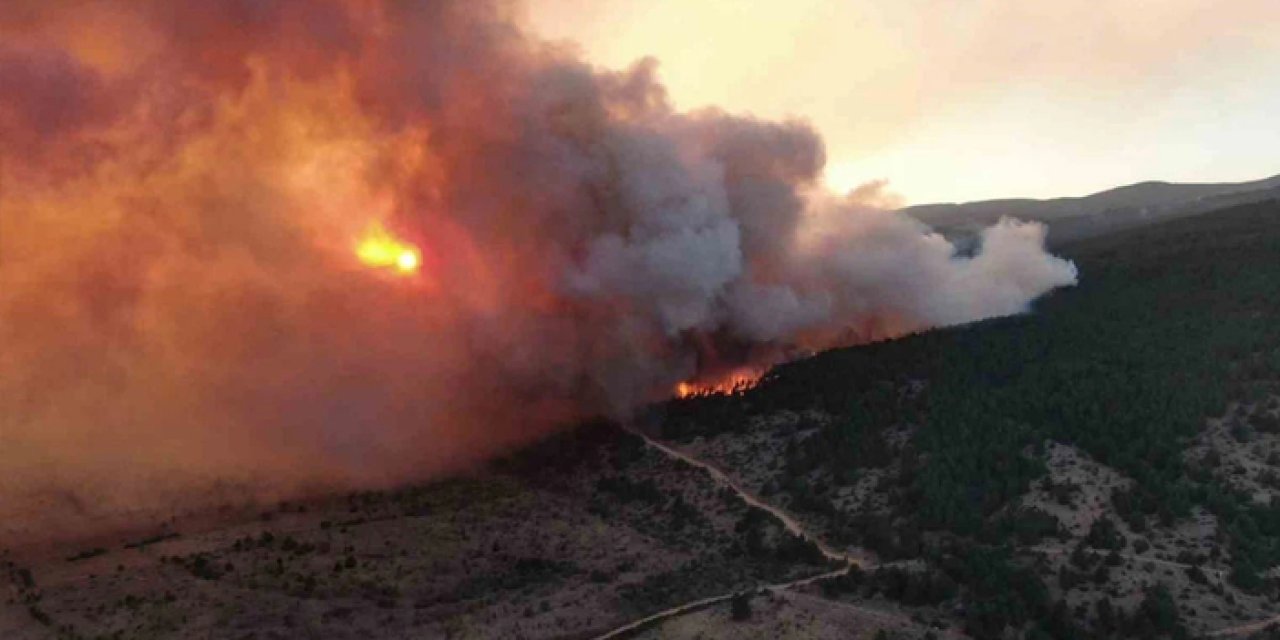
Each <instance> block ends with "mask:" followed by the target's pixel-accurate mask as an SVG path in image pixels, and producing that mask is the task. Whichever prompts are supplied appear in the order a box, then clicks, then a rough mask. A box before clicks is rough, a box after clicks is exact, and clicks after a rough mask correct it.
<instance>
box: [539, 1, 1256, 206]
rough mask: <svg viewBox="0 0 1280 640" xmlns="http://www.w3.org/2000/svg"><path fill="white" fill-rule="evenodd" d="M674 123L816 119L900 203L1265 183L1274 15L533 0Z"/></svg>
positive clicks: (842, 156) (833, 152) (844, 174)
mask: <svg viewBox="0 0 1280 640" xmlns="http://www.w3.org/2000/svg"><path fill="white" fill-rule="evenodd" d="M527 11H528V16H527V18H528V20H529V22H530V23H531V25H532V27H533V28H534V29H535V30H536V31H539V32H541V33H542V34H543V35H545V36H547V37H551V38H554V39H568V40H573V41H576V42H578V43H579V44H580V46H581V48H582V50H583V52H584V53H585V55H586V56H587V57H588V58H589V59H591V60H592V61H594V62H597V63H599V64H601V65H605V66H610V67H622V66H626V65H627V64H629V63H630V62H632V61H634V60H635V59H637V58H640V57H642V56H646V55H652V56H654V57H656V58H658V59H659V60H660V61H661V75H662V78H663V79H664V80H665V82H666V84H667V86H668V88H669V89H670V92H671V97H672V99H673V101H674V102H675V103H676V105H677V106H678V107H679V108H682V109H684V108H696V107H700V106H705V105H719V106H721V107H724V108H726V109H728V110H730V111H734V112H750V113H754V114H756V115H759V116H762V117H770V118H777V117H786V116H800V117H805V118H808V119H809V120H811V121H812V122H813V123H814V124H815V125H816V126H817V128H818V129H819V130H820V131H821V132H822V134H823V135H824V136H825V138H826V141H827V151H828V167H827V176H828V180H829V181H830V182H831V183H832V184H833V185H834V186H836V187H839V188H846V187H851V186H853V185H856V184H858V183H861V182H864V181H868V180H873V179H878V178H886V179H888V180H889V181H890V187H891V188H892V189H893V190H895V191H897V192H898V193H901V194H902V195H904V196H905V197H906V198H907V200H908V201H909V202H913V203H920V202H930V201H940V200H972V199H979V198H991V197H1005V196H1034V197H1051V196H1061V195H1080V194H1084V193H1087V192H1091V191H1096V190H1100V189H1104V188H1108V187H1111V186H1116V185H1119V184H1124V183H1129V182H1136V181H1140V180H1148V179H1164V180H1175V181H1236V180H1247V179H1254V178H1261V177H1266V176H1269V175H1272V174H1275V173H1280V35H1278V34H1280V2H1278V1H1277V0H1145V1H1144V0H1098V1H1096V2H1079V1H1076V0H530V5H529V6H528V8H527Z"/></svg>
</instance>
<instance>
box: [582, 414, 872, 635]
mask: <svg viewBox="0 0 1280 640" xmlns="http://www.w3.org/2000/svg"><path fill="white" fill-rule="evenodd" d="M627 431H628V432H629V433H631V434H633V435H635V436H637V437H639V438H641V439H642V440H644V443H645V445H646V446H648V447H651V448H653V449H656V450H657V451H659V452H661V453H662V454H663V455H665V456H667V457H669V458H673V459H675V460H679V461H681V462H683V463H685V464H688V465H691V466H694V467H697V468H699V469H702V470H703V471H705V472H706V473H707V475H710V476H711V478H712V480H713V481H715V483H716V484H718V485H721V486H725V487H728V488H729V489H731V490H732V491H733V492H734V493H735V494H737V495H738V497H739V498H741V499H742V501H743V502H745V503H747V504H749V505H751V506H753V507H757V508H760V509H763V510H765V511H767V512H769V514H770V515H772V516H773V517H775V518H777V519H778V521H779V522H781V523H782V525H783V526H784V527H786V529H787V531H788V532H790V533H791V534H792V535H794V536H797V537H799V538H802V539H805V540H809V541H811V542H813V544H814V545H815V546H817V547H818V550H819V551H821V552H822V555H823V556H825V557H826V558H827V559H828V560H832V561H835V562H839V563H841V565H842V566H841V567H840V568H839V569H835V570H833V571H828V572H826V573H821V574H818V575H815V576H809V577H807V578H800V579H798V580H792V581H790V582H781V583H777V584H771V585H766V586H764V587H760V588H759V589H756V590H755V591H756V592H764V591H767V592H771V593H773V592H778V591H785V590H787V589H791V588H794V587H800V586H804V585H807V584H812V583H814V582H818V581H821V580H826V579H828V578H834V577H836V576H838V575H840V574H842V573H844V572H845V571H847V570H848V569H849V567H851V566H854V565H857V566H859V567H862V568H863V569H868V568H872V567H874V566H875V563H874V561H873V560H871V559H869V558H867V557H858V556H854V555H851V554H847V553H842V552H840V551H837V550H836V549H835V548H833V547H831V546H830V545H828V544H827V543H825V542H823V541H822V540H820V539H819V538H817V537H815V536H813V535H810V534H809V532H808V531H806V530H805V529H804V527H803V526H801V524H800V522H799V521H797V520H796V519H795V518H793V517H791V514H789V513H787V512H786V511H783V510H782V509H781V508H779V507H777V506H775V505H772V504H770V503H768V502H765V501H764V500H763V499H761V498H760V497H759V496H757V495H755V494H754V493H751V492H750V491H748V490H746V489H745V488H744V487H743V486H742V485H740V484H738V483H737V482H734V480H733V478H730V477H729V474H727V473H725V472H724V471H721V470H720V469H719V468H717V467H715V466H714V465H712V464H710V463H708V462H704V461H702V460H699V459H697V458H695V457H693V456H691V455H689V454H687V453H685V452H683V451H680V450H679V449H676V448H675V447H671V446H669V445H666V444H663V443H661V442H658V441H657V440H654V439H653V438H650V437H649V436H647V435H645V434H643V433H641V432H639V431H636V430H634V429H627ZM738 593H741V592H740V591H734V592H731V593H724V594H720V595H717V596H711V597H709V598H703V599H701V600H695V601H693V602H687V603H685V604H682V605H678V606H675V607H671V608H670V609H665V610H663V611H659V612H657V613H655V614H653V615H650V616H647V617H644V618H641V619H639V620H635V621H633V622H629V623H627V624H625V625H622V626H620V627H617V628H615V629H613V630H611V631H609V632H608V633H605V634H604V635H601V636H597V639H596V640H608V639H610V638H622V637H626V636H627V635H630V634H632V633H635V632H637V631H641V630H643V629H645V628H647V627H649V626H651V625H654V624H657V623H659V622H662V621H663V620H668V619H671V618H676V617H679V616H682V615H685V614H688V613H693V612H695V611H699V610H701V609H704V608H706V607H709V606H711V605H714V604H718V603H721V602H725V601H727V600H730V599H732V598H733V597H734V596H735V595H737V594H738ZM848 606H850V607H852V606H854V605H848ZM858 609H859V610H861V611H863V612H864V613H867V614H868V615H874V616H880V617H884V616H889V615H892V614H888V613H886V612H883V611H877V610H874V609H864V608H861V607H858Z"/></svg>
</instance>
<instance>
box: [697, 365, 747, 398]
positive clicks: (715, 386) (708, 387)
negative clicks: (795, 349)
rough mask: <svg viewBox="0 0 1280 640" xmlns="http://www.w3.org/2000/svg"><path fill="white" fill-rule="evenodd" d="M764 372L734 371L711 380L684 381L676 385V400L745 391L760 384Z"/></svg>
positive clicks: (743, 369) (745, 368)
mask: <svg viewBox="0 0 1280 640" xmlns="http://www.w3.org/2000/svg"><path fill="white" fill-rule="evenodd" d="M763 375H764V371H763V370H761V369H757V368H755V367H744V368H740V369H734V370H733V371H730V372H729V373H727V374H725V375H723V376H720V377H718V378H715V379H712V380H686V381H684V382H681V383H679V384H677V385H676V388H675V394H676V397H677V398H696V397H699V396H709V395H715V394H725V395H728V394H733V393H741V392H743V391H747V390H749V389H751V388H752V387H754V386H756V385H757V384H759V383H760V377H761V376H763Z"/></svg>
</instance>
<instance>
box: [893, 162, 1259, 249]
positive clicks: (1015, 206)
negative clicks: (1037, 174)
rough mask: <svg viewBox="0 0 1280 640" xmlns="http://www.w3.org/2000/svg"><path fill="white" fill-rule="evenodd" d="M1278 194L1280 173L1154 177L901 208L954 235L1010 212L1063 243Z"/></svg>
mask: <svg viewBox="0 0 1280 640" xmlns="http://www.w3.org/2000/svg"><path fill="white" fill-rule="evenodd" d="M1277 197H1280V175H1277V176H1273V177H1270V178H1266V179H1263V180H1254V181H1251V182H1227V183H1172V182H1158V181H1148V182H1139V183H1137V184H1131V185H1127V186H1123V187H1116V188H1114V189H1108V190H1106V191H1100V192H1098V193H1094V194H1091V195H1087V196H1081V197H1070V198H1052V199H1048V200H1035V199H1030V198H1005V199H999V200H981V201H976V202H966V203H959V204H957V203H938V204H922V205H915V206H910V207H906V208H904V209H901V211H902V212H903V213H905V214H907V215H909V216H912V217H913V218H916V219H918V220H920V221H921V222H923V223H925V224H927V225H929V226H931V227H933V228H934V229H937V230H939V231H941V232H942V233H944V234H946V235H949V236H952V237H964V236H969V235H972V234H975V233H977V232H978V231H980V230H981V229H984V228H986V227H988V226H990V225H992V224H994V223H996V222H998V221H999V220H1000V219H1001V218H1004V217H1011V218H1018V219H1020V220H1036V221H1039V222H1043V223H1045V224H1047V225H1048V226H1049V229H1050V234H1049V239H1050V242H1052V243H1054V244H1055V245H1061V244H1064V243H1069V242H1071V241H1074V240H1082V239H1085V238H1092V237H1097V236H1101V235H1105V234H1108V233H1114V232H1116V231H1120V230H1122V229H1129V228H1133V227H1138V226H1143V225H1148V224H1154V223H1157V222H1161V221H1164V220H1169V219H1173V218H1178V217H1185V216H1193V215H1197V214H1201V213H1206V212H1209V211H1214V210H1218V209H1223V208H1226V207H1230V206H1234V205H1240V204H1248V203H1252V202H1262V201H1266V200H1270V199H1273V198H1277Z"/></svg>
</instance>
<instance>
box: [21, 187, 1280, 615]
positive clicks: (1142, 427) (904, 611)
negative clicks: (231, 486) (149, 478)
mask: <svg viewBox="0 0 1280 640" xmlns="http://www.w3.org/2000/svg"><path fill="white" fill-rule="evenodd" d="M1060 251H1061V252H1062V253H1063V254H1064V255H1066V256H1068V257H1070V258H1072V259H1074V260H1075V261H1076V262H1077V264H1078V265H1079V267H1080V271H1081V283H1080V285H1079V286H1078V287H1075V288H1073V289H1069V290H1062V291H1059V292H1056V293H1054V294H1052V295H1050V296H1049V297H1048V298H1046V299H1044V300H1042V301H1041V302H1040V303H1039V304H1038V305H1037V307H1036V309H1035V310H1034V312H1033V313H1031V314H1027V315H1023V316H1019V317H1013V318H1005V319H1000V320H994V321H988V322H982V323H977V324H973V325H969V326H965V327H957V328H952V329H947V330H940V331H931V332H928V333H923V334H919V335H915V336H911V337H908V338H905V339H901V340H896V341H891V342H884V343H878V344H873V345H867V346H862V347H856V348H849V349H839V350H834V351H830V352H826V353H822V354H819V355H817V356H815V357H812V358H808V359H805V360H801V361H796V362H793V363H790V364H787V365H784V366H780V367H778V368H776V369H774V370H773V371H771V372H770V373H769V374H768V375H767V376H766V377H765V378H764V379H763V380H762V381H761V383H760V384H759V385H758V386H756V387H754V388H752V389H749V390H744V391H740V392H737V393H734V394H729V395H710V396H702V397H694V398H688V399H683V400H673V401H671V402H668V403H664V404H662V405H659V406H654V407H651V408H650V409H649V410H648V411H646V412H644V414H643V415H640V416H638V417H637V419H636V420H635V422H634V423H632V424H627V425H617V424H608V423H593V424H588V425H583V426H581V427H579V428H577V429H574V430H571V431H569V432H567V433H564V434H562V435H560V436H557V437H554V438H551V439H549V440H547V441H545V442H543V443H541V444H539V445H537V446H535V447H532V448H530V449H528V450H525V451H522V452H520V453H519V454H517V455H514V456H512V457H510V458H508V459H506V460H502V461H499V462H497V463H494V464H493V465H491V467H490V468H488V469H485V470H482V471H478V472H477V473H476V474H475V475H473V476H471V477H468V478H463V479H456V480H452V481H448V482H443V483H436V484H431V485H427V486H422V487H409V488H405V489H403V490H400V491H394V492H372V493H362V494H355V495H351V496H342V497H335V498H329V499H318V500H315V501H309V502H306V503H298V504H287V505H274V506H272V507H270V508H263V509H262V513H261V514H260V516H259V517H258V518H256V519H253V520H248V521H241V522H238V523H236V524H234V525H229V526H226V527H222V528H218V529H216V530H213V531H203V532H202V531H186V530H183V527H184V523H182V522H176V523H174V524H173V526H172V528H171V529H169V530H166V531H165V532H158V533H180V534H181V535H179V536H176V537H163V539H161V537H160V536H158V537H157V538H156V539H153V540H148V541H139V540H132V541H129V540H125V541H119V543H117V544H109V545H108V544H104V545H101V547H100V548H98V547H97V546H95V547H87V548H83V549H68V550H67V551H66V553H64V554H62V555H60V556H59V557H24V556H22V555H21V554H17V553H11V554H8V555H5V556H3V557H0V567H4V569H0V578H4V577H5V576H6V575H7V577H8V580H9V583H10V584H11V585H12V586H11V589H10V595H9V596H8V603H7V604H6V605H5V606H4V607H3V608H0V636H3V637H6V638H42V637H68V638H72V637H193V636H197V635H198V636H199V637H216V638H223V637H226V638H249V637H254V638H274V637H282V638H283V637H326V638H328V637H340V638H341V637H351V638H355V637H363V638H381V637H388V638H400V637H458V638H488V637H511V638H517V637H524V638H588V637H598V636H601V635H603V634H606V633H608V632H609V631H610V630H615V629H623V628H625V632H622V633H619V634H618V635H616V636H612V637H648V638H694V637H709V638H729V637H732V638H735V639H737V638H774V637H805V638H811V637H812V638H848V637H859V638H881V637H898V638H930V637H932V638H941V637H972V638H1058V639H1064V640H1065V639H1067V638H1182V637H1194V636H1200V635H1208V634H1225V635H1241V636H1246V635H1248V634H1251V633H1253V634H1258V637H1274V635H1266V634H1268V633H1273V632H1271V631H1267V628H1268V626H1269V624H1270V620H1271V618H1272V617H1273V616H1275V614H1276V611H1277V605H1276V602H1277V600H1278V599H1280V576H1278V575H1277V566H1280V501H1277V500H1276V496H1277V494H1278V493H1280V323H1277V322H1276V317H1277V315H1278V314H1280V297H1277V296H1276V291H1277V283H1280V202H1277V201H1275V200H1272V201H1267V202H1261V203H1254V204H1249V205H1244V206H1237V207H1233V208H1229V209H1224V210H1219V211H1215V212H1213V213H1212V214H1211V215H1203V216H1195V217H1185V218H1180V219H1177V220H1172V221H1167V222H1164V223H1161V224H1156V225H1151V226H1147V227H1143V228H1139V229H1132V230H1129V231H1125V232H1120V233H1116V234H1113V235H1109V236H1106V237H1101V238H1094V239H1089V240H1083V241H1077V242H1074V243H1068V244H1064V245H1062V246H1061V248H1060ZM646 440H648V441H646ZM753 501H755V502H759V503H760V504H762V505H764V506H765V507H767V508H761V507H758V506H752V505H751V503H752V502H753ZM771 510H772V511H771ZM780 515H781V516H783V517H785V518H787V519H791V520H794V522H793V523H791V522H787V521H786V520H784V519H782V518H780V517H779V516H780ZM126 542H133V543H134V544H132V545H129V546H127V547H126V545H125V544H124V543H126ZM6 569H7V571H6ZM809 578H817V579H815V580H813V581H808V579H809ZM797 581H798V582H797ZM690 603H694V604H695V605H696V606H691V607H688V608H687V609H686V608H681V607H682V606H683V605H686V604H690ZM677 608H679V610H678V611H677V610H676V609H677ZM664 611H665V612H667V613H668V614H670V615H666V614H664V613H663V612H664ZM654 614H658V616H659V617H658V618H655V619H653V620H652V621H650V622H646V623H645V624H642V625H638V626H636V627H634V628H630V627H626V625H628V624H629V623H632V622H634V621H638V620H642V619H645V618H646V617H647V616H651V615H654Z"/></svg>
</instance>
